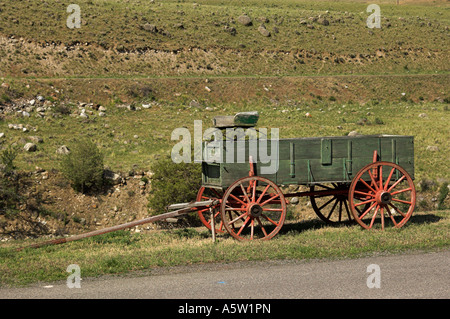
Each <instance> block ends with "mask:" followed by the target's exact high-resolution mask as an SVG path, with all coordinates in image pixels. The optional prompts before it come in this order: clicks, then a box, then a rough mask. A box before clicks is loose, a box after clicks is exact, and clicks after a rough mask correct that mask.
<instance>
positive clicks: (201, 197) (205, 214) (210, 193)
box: [196, 187, 225, 233]
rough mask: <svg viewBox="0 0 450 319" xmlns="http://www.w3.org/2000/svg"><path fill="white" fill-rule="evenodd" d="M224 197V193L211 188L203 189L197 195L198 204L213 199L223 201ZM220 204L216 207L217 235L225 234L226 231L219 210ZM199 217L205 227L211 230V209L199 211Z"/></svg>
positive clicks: (215, 223) (215, 222)
mask: <svg viewBox="0 0 450 319" xmlns="http://www.w3.org/2000/svg"><path fill="white" fill-rule="evenodd" d="M222 196H223V191H222V190H220V189H216V188H210V187H201V188H200V189H199V191H198V193H197V198H196V200H197V202H200V201H207V200H211V199H217V200H221V199H222ZM219 207H220V204H217V205H216V206H214V207H213V208H214V225H215V230H216V233H223V232H225V229H224V227H223V223H222V220H221V218H220V210H219ZM197 213H198V217H199V218H200V221H201V222H202V223H203V225H205V226H206V227H207V228H208V229H209V230H211V213H210V211H209V208H203V209H199V210H198V211H197Z"/></svg>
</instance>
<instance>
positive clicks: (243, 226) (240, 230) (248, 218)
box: [236, 216, 250, 236]
mask: <svg viewBox="0 0 450 319" xmlns="http://www.w3.org/2000/svg"><path fill="white" fill-rule="evenodd" d="M249 220H250V216H247V218H246V219H245V222H244V224H243V225H242V226H241V228H240V229H239V231H238V232H237V234H236V235H238V236H239V235H240V234H241V232H242V231H243V230H244V228H245V227H246V226H247V223H248V221H249Z"/></svg>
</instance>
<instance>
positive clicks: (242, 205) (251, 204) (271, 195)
mask: <svg viewBox="0 0 450 319" xmlns="http://www.w3.org/2000/svg"><path fill="white" fill-rule="evenodd" d="M220 214H221V216H222V222H223V225H224V227H225V229H226V230H227V231H228V233H229V234H230V235H231V236H233V237H234V238H236V239H238V240H257V239H262V240H267V239H270V238H272V237H273V236H275V235H276V234H277V233H278V232H279V230H280V229H281V227H282V226H283V223H284V220H285V218H286V200H285V198H284V195H283V193H282V192H281V190H280V188H279V187H278V186H277V185H276V184H275V183H273V182H272V181H270V180H268V179H266V178H264V177H259V176H248V177H244V178H241V179H238V180H237V181H236V182H234V183H233V184H232V185H230V187H228V189H227V190H226V191H225V194H224V196H223V200H222V204H221V206H220Z"/></svg>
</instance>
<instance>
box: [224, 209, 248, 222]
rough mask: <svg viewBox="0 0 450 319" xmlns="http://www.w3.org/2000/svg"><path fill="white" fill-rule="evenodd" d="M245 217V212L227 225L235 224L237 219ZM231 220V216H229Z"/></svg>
mask: <svg viewBox="0 0 450 319" xmlns="http://www.w3.org/2000/svg"><path fill="white" fill-rule="evenodd" d="M245 215H247V212H245V213H243V214H242V215H239V216H238V217H236V218H235V219H233V220H231V221H229V222H228V225H231V224H234V223H235V222H237V221H238V220H239V219H242V217H244V216H245ZM230 218H231V216H230Z"/></svg>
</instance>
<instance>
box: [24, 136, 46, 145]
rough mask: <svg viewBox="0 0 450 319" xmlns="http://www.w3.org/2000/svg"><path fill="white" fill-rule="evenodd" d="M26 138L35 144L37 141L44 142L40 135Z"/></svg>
mask: <svg viewBox="0 0 450 319" xmlns="http://www.w3.org/2000/svg"><path fill="white" fill-rule="evenodd" d="M28 139H29V140H30V141H31V142H33V143H36V144H38V143H43V142H44V140H43V139H42V137H40V136H29V137H28Z"/></svg>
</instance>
